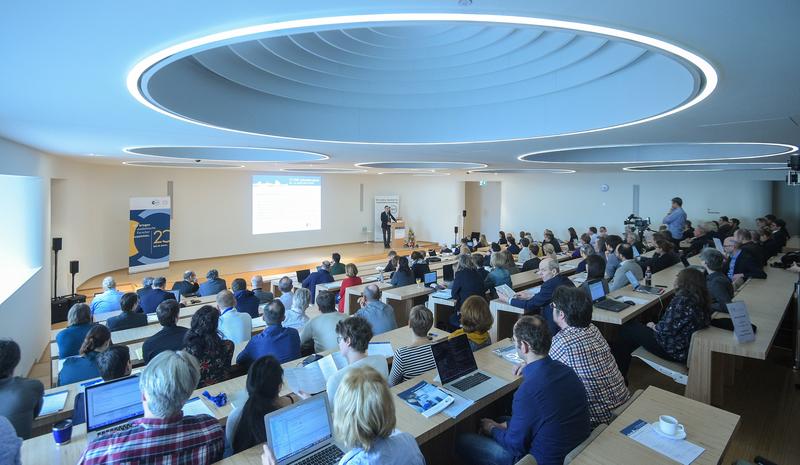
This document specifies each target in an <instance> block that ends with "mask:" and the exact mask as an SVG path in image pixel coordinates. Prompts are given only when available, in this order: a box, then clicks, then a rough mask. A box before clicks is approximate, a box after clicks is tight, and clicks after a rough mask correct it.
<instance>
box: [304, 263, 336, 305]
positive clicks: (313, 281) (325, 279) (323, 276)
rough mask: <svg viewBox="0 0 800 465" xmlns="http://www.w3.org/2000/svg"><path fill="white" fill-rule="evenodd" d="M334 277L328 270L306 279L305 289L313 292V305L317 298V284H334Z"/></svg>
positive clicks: (316, 272)
mask: <svg viewBox="0 0 800 465" xmlns="http://www.w3.org/2000/svg"><path fill="white" fill-rule="evenodd" d="M332 282H333V276H331V274H330V273H328V271H327V270H319V271H315V272H313V273H311V274H310V275H308V277H307V278H306V279H304V280H303V287H304V288H306V289H308V290H309V291H311V303H312V304H313V303H314V299H315V298H316V296H315V295H314V294H315V291H316V289H317V284H325V283H332Z"/></svg>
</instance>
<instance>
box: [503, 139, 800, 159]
mask: <svg viewBox="0 0 800 465" xmlns="http://www.w3.org/2000/svg"><path fill="white" fill-rule="evenodd" d="M796 150H797V147H795V146H794V145H789V144H779V143H772V142H681V143H658V144H626V145H598V146H590V147H571V148H563V149H556V150H544V151H540V152H532V153H526V154H524V155H520V156H519V157H517V159H519V160H520V161H525V162H529V163H569V164H585V165H606V164H615V163H617V164H621V163H626V164H627V163H670V162H695V161H715V160H744V159H753V158H765V157H774V156H779V155H786V154H789V153H792V152H794V151H796Z"/></svg>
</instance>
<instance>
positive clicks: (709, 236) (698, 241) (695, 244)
mask: <svg viewBox="0 0 800 465" xmlns="http://www.w3.org/2000/svg"><path fill="white" fill-rule="evenodd" d="M714 237H715V236H714V234H713V233H710V232H708V233H705V234H704V235H702V236H700V237H695V238H694V239H692V243H691V245H689V250H688V251H686V257H687V258H688V257H692V256H694V255H697V254H699V253H700V252H701V251H702V250H703V249H705V248H706V247H714Z"/></svg>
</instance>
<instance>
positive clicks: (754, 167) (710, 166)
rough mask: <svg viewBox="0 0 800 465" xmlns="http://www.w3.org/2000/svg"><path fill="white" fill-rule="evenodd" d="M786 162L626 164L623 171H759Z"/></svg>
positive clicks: (772, 168)
mask: <svg viewBox="0 0 800 465" xmlns="http://www.w3.org/2000/svg"><path fill="white" fill-rule="evenodd" d="M788 169H789V168H788V166H786V163H675V164H671V165H643V166H628V167H625V168H623V170H625V171H657V172H665V171H667V172H670V171H760V170H788Z"/></svg>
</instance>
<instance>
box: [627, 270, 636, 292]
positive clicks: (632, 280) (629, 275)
mask: <svg viewBox="0 0 800 465" xmlns="http://www.w3.org/2000/svg"><path fill="white" fill-rule="evenodd" d="M625 276H626V277H627V278H628V281H629V282H630V283H631V286H633V288H634V289H636V288H637V287H639V280H638V279H636V275H634V274H633V272H631V271H626V272H625Z"/></svg>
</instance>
